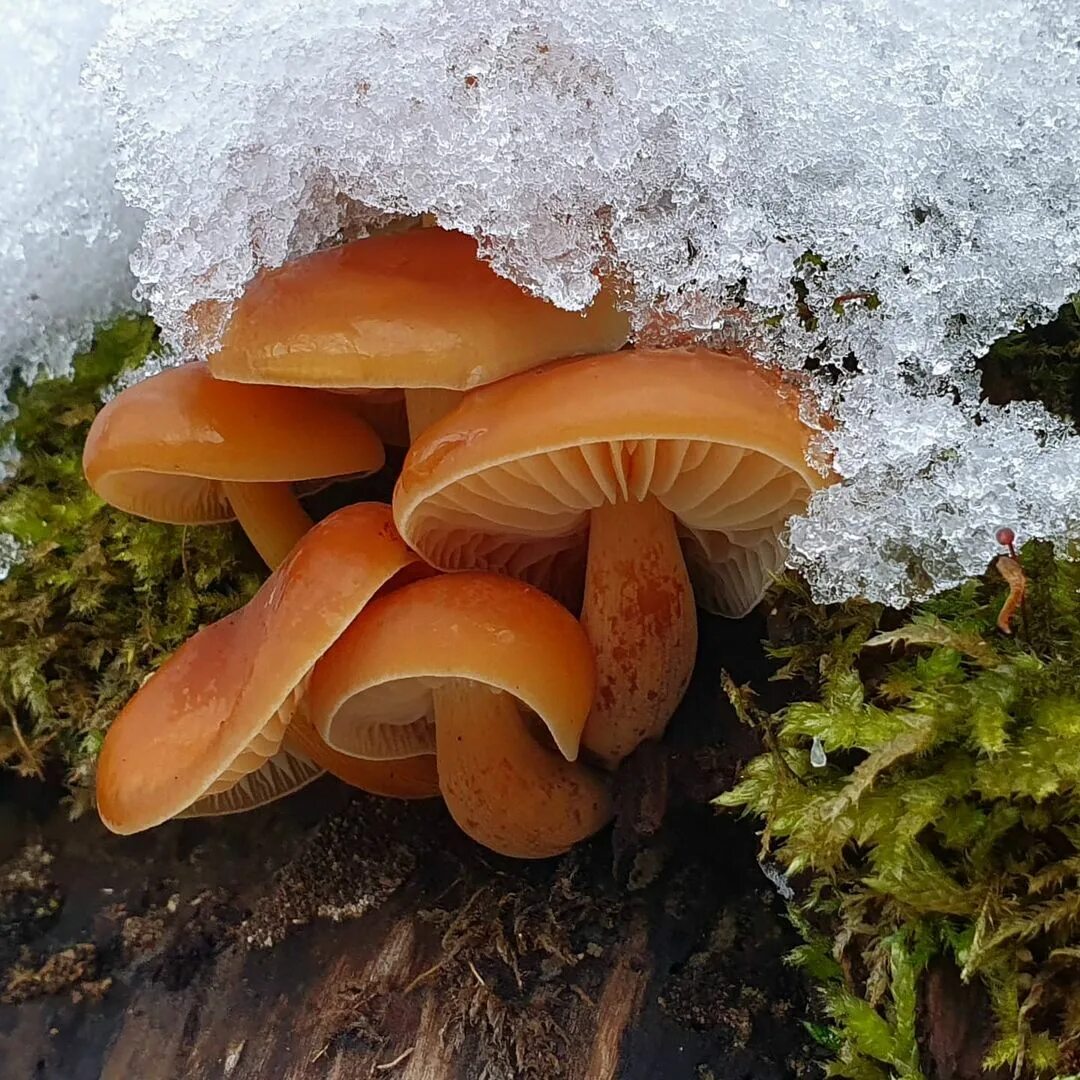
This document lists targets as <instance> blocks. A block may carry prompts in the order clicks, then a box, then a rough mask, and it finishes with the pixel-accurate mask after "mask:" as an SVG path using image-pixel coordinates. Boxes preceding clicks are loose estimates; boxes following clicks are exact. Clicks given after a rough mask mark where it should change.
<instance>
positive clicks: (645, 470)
mask: <svg viewBox="0 0 1080 1080" xmlns="http://www.w3.org/2000/svg"><path fill="white" fill-rule="evenodd" d="M649 494H652V495H654V496H656V497H657V498H658V499H659V500H660V502H661V503H662V504H663V505H664V506H665V507H667V509H669V510H670V511H671V512H672V513H673V514H675V515H676V516H677V518H678V519H679V521H680V533H681V534H682V536H683V538H684V545H685V547H686V554H687V563H688V565H689V567H690V569H691V572H692V575H693V576H694V577H695V586H696V587H697V588H698V591H699V601H700V602H701V603H702V604H703V605H704V606H706V607H708V608H711V609H713V610H716V611H719V612H720V613H721V614H725V615H733V616H737V615H741V614H744V613H745V612H746V611H748V610H749V609H750V608H751V607H753V606H754V604H756V603H757V601H758V600H759V599H760V597H761V594H762V593H763V592H764V590H765V588H766V587H767V585H768V579H769V576H770V575H771V573H772V572H774V571H775V570H777V569H778V568H779V567H780V565H781V564H782V560H783V553H782V550H781V545H780V543H779V540H778V535H779V532H780V530H781V528H782V526H783V524H784V522H786V521H787V519H788V518H789V517H790V516H791V515H793V514H795V513H798V512H800V511H802V510H803V509H804V508H805V506H806V503H807V500H808V498H809V494H810V490H809V487H808V485H807V483H806V481H805V480H804V479H803V477H802V476H801V475H800V474H799V473H797V472H795V471H794V470H792V469H791V468H789V467H788V466H787V465H785V464H784V463H782V462H780V461H777V460H776V459H775V458H772V457H770V456H768V455H767V454H763V453H760V452H759V451H755V450H748V449H746V448H744V447H738V446H727V445H723V444H720V443H707V442H702V441H696V440H687V439H658V440H633V441H624V442H605V443H595V444H592V445H588V446H582V447H570V448H567V449H565V450H559V451H555V452H552V453H546V454H537V455H535V456H533V457H528V458H523V459H520V460H518V461H515V462H512V463H509V464H505V465H500V466H498V467H495V468H490V469H485V470H483V471H481V472H478V473H474V474H473V475H471V476H467V477H464V478H463V479H461V480H458V481H456V482H455V483H453V484H451V485H448V486H447V487H445V488H443V489H442V490H441V491H439V492H437V493H436V494H434V495H433V496H431V497H430V498H429V499H427V500H425V501H424V503H423V504H422V505H421V506H420V507H419V508H418V509H417V513H416V517H415V519H414V521H413V523H412V526H411V528H410V533H411V535H412V536H413V537H414V538H415V540H416V543H417V546H418V547H419V549H420V551H421V552H422V553H423V555H424V556H425V558H427V559H428V560H429V561H430V562H432V563H434V564H435V565H436V566H438V567H440V568H442V569H446V570H455V569H462V568H466V567H471V568H475V569H488V570H495V571H499V572H502V573H508V574H512V575H513V576H515V577H519V578H522V579H523V580H526V581H531V582H533V583H534V584H538V585H544V584H547V582H548V581H549V580H550V579H551V577H552V574H553V573H555V572H557V570H558V568H559V567H560V566H563V565H565V564H567V563H568V562H570V561H571V560H573V559H574V558H575V557H577V558H580V548H581V546H582V543H583V540H584V536H585V533H586V530H587V527H588V515H589V512H590V511H591V510H593V509H595V508H596V507H598V506H602V505H604V504H606V503H615V502H618V501H620V500H641V499H643V498H645V496H647V495H649ZM711 557H715V558H716V559H717V560H718V561H716V562H710V558H711Z"/></svg>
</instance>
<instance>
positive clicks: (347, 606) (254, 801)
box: [97, 503, 419, 833]
mask: <svg viewBox="0 0 1080 1080" xmlns="http://www.w3.org/2000/svg"><path fill="white" fill-rule="evenodd" d="M418 562H419V560H418V559H417V558H416V556H415V555H414V554H413V553H412V552H411V551H409V550H408V548H406V547H405V545H404V544H403V543H402V541H401V538H400V537H399V536H398V534H397V532H396V530H395V529H394V525H393V522H392V520H391V516H390V509H389V507H387V506H382V505H380V504H375V503H367V504H359V505H356V506H350V507H347V508H345V509H344V510H340V511H338V512H337V513H335V514H332V515H331V516H330V517H328V518H326V519H325V520H324V521H322V522H320V523H319V524H318V525H316V526H315V527H314V528H313V529H312V530H311V531H310V532H308V533H307V534H306V535H305V536H304V537H303V539H302V540H301V541H300V542H299V544H298V545H297V546H296V547H295V548H294V549H293V552H292V554H291V555H290V556H289V558H288V559H287V561H286V562H285V563H283V564H282V566H281V567H280V568H279V569H278V570H277V571H276V572H275V573H274V574H272V575H271V576H270V578H269V579H268V580H267V581H266V582H265V583H264V585H263V586H262V588H261V589H260V590H259V592H258V593H257V594H256V595H255V597H254V598H253V599H252V600H251V601H250V602H249V603H248V604H247V605H246V606H245V607H243V608H241V609H240V610H239V611H237V612H234V613H233V614H232V615H230V616H228V617H227V618H225V619H222V620H220V621H219V622H216V623H214V624H212V625H211V626H208V627H206V628H204V629H203V630H201V631H199V633H197V634H196V635H195V636H194V637H193V638H191V639H190V640H189V641H187V642H186V643H185V644H184V645H183V646H181V648H180V649H178V650H177V652H176V653H174V654H173V656H172V657H170V658H169V659H168V660H167V661H166V662H165V663H164V664H163V665H162V667H161V668H160V669H159V670H158V671H157V673H156V674H155V675H154V676H153V677H152V678H151V679H149V680H148V681H147V682H146V683H145V684H144V685H143V687H142V688H141V689H140V690H139V691H138V693H137V694H136V695H135V696H134V697H133V698H132V699H131V701H130V702H128V704H127V706H126V707H125V708H124V709H123V711H122V712H121V713H120V715H119V716H118V717H117V718H116V720H115V721H114V723H113V725H112V727H110V728H109V731H108V733H107V734H106V737H105V743H104V746H103V747H102V752H101V757H100V759H99V762H98V776H97V798H98V809H99V812H100V814H101V818H102V820H103V821H104V822H105V824H106V825H107V826H108V827H109V828H110V829H112V830H113V831H114V832H120V833H130V832H137V831H139V830H141V829H146V828H149V827H151V826H153V825H157V824H159V823H160V822H162V821H165V820H167V819H168V818H171V817H175V816H177V815H178V814H180V813H181V812H184V811H187V810H189V808H190V809H191V810H193V811H194V812H196V813H198V812H202V810H203V809H205V810H207V811H208V812H213V813H218V812H223V811H225V810H229V809H233V810H240V809H247V808H249V807H250V806H253V805H258V804H259V803H261V802H266V801H269V800H270V799H271V798H276V797H278V796H280V795H283V794H287V793H288V792H289V791H290V790H293V787H295V786H296V785H295V784H293V785H292V786H289V785H288V783H286V782H285V781H287V780H288V779H289V778H288V777H282V776H280V775H279V776H275V775H274V769H277V770H278V771H279V772H280V767H281V761H280V759H275V755H279V751H280V749H281V747H282V745H283V744H284V745H285V747H286V749H290V743H289V734H288V730H287V729H288V723H289V720H290V718H291V716H292V713H293V711H294V708H295V704H296V701H297V699H298V697H299V696H300V693H301V692H302V690H303V684H304V681H305V680H306V678H307V677H308V675H309V673H310V671H311V668H312V666H313V665H314V663H315V662H316V660H318V659H319V657H320V656H322V654H323V653H324V652H325V651H326V650H327V649H328V648H329V646H330V645H331V644H333V642H334V641H335V640H336V639H337V637H338V636H339V635H340V634H341V633H342V631H344V630H345V628H346V627H347V626H348V625H349V623H350V622H351V621H352V619H353V618H354V617H355V615H356V613H357V612H358V611H360V610H361V609H362V608H363V607H364V605H365V604H367V603H368V601H369V600H371V598H372V597H373V596H374V595H375V594H376V592H378V590H379V589H380V588H382V587H383V586H384V585H385V584H386V583H387V582H389V581H390V580H391V579H393V578H394V577H395V575H397V574H399V573H401V572H402V571H407V570H408V569H409V568H411V567H414V566H416V565H417V564H418ZM307 745H309V744H308V743H307V742H306V740H305V739H304V738H303V736H302V735H301V738H300V740H299V747H300V748H301V753H300V757H301V758H302V757H303V748H304V747H305V746H307ZM296 757H297V755H296V754H295V753H294V754H293V758H296ZM267 759H271V761H272V763H273V764H272V766H271V768H270V772H269V773H268V772H267V771H266V768H267V767H266V766H265V764H264V763H265V762H266V761H267ZM318 771H319V769H317V768H315V767H314V766H313V765H311V764H310V763H309V764H308V768H307V770H306V772H305V773H304V775H305V776H306V778H307V779H310V778H312V777H313V776H314V775H317V774H318ZM207 800H209V801H207Z"/></svg>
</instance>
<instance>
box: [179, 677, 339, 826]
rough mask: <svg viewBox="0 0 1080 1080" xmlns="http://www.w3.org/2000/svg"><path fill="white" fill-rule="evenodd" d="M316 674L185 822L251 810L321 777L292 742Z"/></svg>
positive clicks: (302, 683)
mask: <svg viewBox="0 0 1080 1080" xmlns="http://www.w3.org/2000/svg"><path fill="white" fill-rule="evenodd" d="M310 678H311V675H310V672H309V673H308V674H307V675H305V676H304V678H303V679H302V680H301V681H300V683H299V684H298V685H297V686H296V687H294V689H293V690H292V692H291V693H290V694H289V696H288V697H287V698H286V699H285V701H284V702H283V703H282V705H281V707H280V708H279V709H278V710H277V712H275V713H274V715H273V716H271V717H270V719H269V721H267V723H266V726H265V727H264V728H263V729H262V731H260V732H259V733H258V734H257V735H256V736H255V737H254V738H253V739H252V740H251V742H249V743H248V745H247V746H246V747H245V748H244V749H243V750H242V751H241V752H240V753H239V754H237V755H236V757H235V758H233V760H232V763H231V764H230V765H229V767H228V768H227V769H225V770H224V771H223V772H222V773H221V775H220V776H218V778H217V779H216V780H215V781H214V782H213V783H212V784H211V785H210V786H209V787H208V788H207V789H206V791H205V792H204V793H203V794H202V796H201V797H200V798H199V799H197V800H196V801H195V802H194V803H193V804H192V805H191V806H189V807H188V808H187V810H185V811H184V812H183V813H182V814H181V815H179V816H180V817H208V816H211V815H217V814H234V813H238V812H239V811H241V810H251V809H253V808H254V807H256V806H262V805H263V804H264V803H268V802H273V801H274V800H275V799H280V798H283V797H284V796H285V795H288V794H290V793H291V792H293V791H297V790H298V789H299V788H302V787H303V786H304V785H305V784H309V783H310V782H311V781H312V780H314V779H315V778H316V777H318V776H321V775H322V773H323V770H322V769H321V768H319V767H318V766H317V765H315V764H314V763H313V762H312V761H310V760H309V759H308V757H307V756H306V755H305V754H304V752H303V751H302V750H300V749H299V748H298V747H296V746H293V745H292V744H291V743H290V742H289V740H288V734H287V732H288V727H289V721H290V720H291V719H292V716H293V713H294V712H295V711H296V706H297V704H298V702H299V701H300V698H301V697H302V696H303V693H304V690H305V688H306V687H307V684H308V680H309V679H310Z"/></svg>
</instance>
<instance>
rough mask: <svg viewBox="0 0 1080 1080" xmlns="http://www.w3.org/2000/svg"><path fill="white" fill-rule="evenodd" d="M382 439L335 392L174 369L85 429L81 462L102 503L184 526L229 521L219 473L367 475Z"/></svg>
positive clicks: (196, 367) (272, 477)
mask: <svg viewBox="0 0 1080 1080" xmlns="http://www.w3.org/2000/svg"><path fill="white" fill-rule="evenodd" d="M383 461H384V451H383V446H382V443H381V442H380V441H379V439H378V437H377V436H376V435H375V433H374V431H372V429H371V427H370V426H369V425H368V424H366V423H365V422H364V421H363V420H362V419H360V418H359V416H357V415H356V413H355V410H354V409H353V408H351V407H350V405H349V403H348V402H346V401H344V400H341V399H340V398H339V396H338V395H335V394H328V393H320V392H318V391H313V390H302V389H294V388H291V387H274V386H241V385H239V384H237V383H227V382H220V381H218V380H216V379H214V378H213V377H212V376H211V374H210V370H209V368H208V367H207V366H206V364H202V363H194V364H184V365H182V366H180V367H175V368H169V369H167V370H165V371H163V372H161V373H160V374H158V375H154V376H152V377H151V378H149V379H146V380H144V381H143V382H141V383H137V384H136V385H134V386H132V387H129V388H128V389H127V390H124V391H123V392H122V393H121V394H119V395H117V397H115V398H114V399H113V400H112V401H110V402H109V403H108V404H107V405H106V406H105V407H104V408H103V409H102V410H101V412H99V413H98V415H97V417H96V418H95V420H94V423H93V425H92V426H91V428H90V434H89V435H88V436H87V440H86V447H85V449H84V451H83V469H84V471H85V473H86V478H87V481H88V482H89V484H90V486H91V487H92V488H93V489H94V491H96V492H97V493H98V494H99V495H100V496H101V497H102V498H103V499H105V501H106V502H108V503H109V504H110V505H112V506H115V507H117V508H118V509H121V510H124V511H127V512H128V513H131V514H138V515H139V516H140V517H145V518H150V519H151V520H153V521H165V522H171V523H173V524H178V525H195V524H212V523H214V522H219V521H229V520H231V519H232V517H233V514H232V511H231V510H230V507H229V501H228V499H227V498H226V496H225V493H224V492H223V490H222V487H221V481H236V482H245V481H246V482H255V483H280V482H286V481H310V480H318V479H325V478H328V477H334V476H345V475H350V474H357V473H370V472H374V471H376V470H377V469H379V468H381V467H382V464H383Z"/></svg>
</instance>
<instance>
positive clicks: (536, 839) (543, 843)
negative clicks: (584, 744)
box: [305, 574, 611, 858]
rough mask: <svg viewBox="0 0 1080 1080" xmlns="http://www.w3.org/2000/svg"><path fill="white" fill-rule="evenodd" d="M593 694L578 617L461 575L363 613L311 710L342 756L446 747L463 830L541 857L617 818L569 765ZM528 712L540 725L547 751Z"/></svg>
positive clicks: (582, 771)
mask: <svg viewBox="0 0 1080 1080" xmlns="http://www.w3.org/2000/svg"><path fill="white" fill-rule="evenodd" d="M595 686H596V673H595V665H594V662H593V657H592V651H591V649H590V647H589V643H588V640H587V639H586V638H585V635H584V633H583V631H582V630H581V627H580V625H579V624H578V623H577V621H576V620H575V619H574V618H573V616H572V615H570V614H569V612H567V611H566V610H565V609H563V608H561V607H560V606H559V605H558V604H556V603H555V602H554V601H553V600H551V599H549V598H548V597H547V596H545V595H544V594H542V593H540V592H539V591H537V590H535V589H532V588H530V587H529V586H528V585H525V584H522V583H520V582H516V581H512V580H510V579H509V578H500V577H496V576H494V575H489V574H458V575H453V576H450V577H436V578H428V579H426V580H422V581H418V582H416V583H414V584H410V585H406V586H404V587H403V588H401V589H398V590H396V591H395V592H393V593H390V594H389V595H386V596H383V597H380V598H379V599H377V600H375V601H374V602H373V603H371V604H370V605H368V607H367V608H366V609H365V610H364V611H363V612H362V613H361V614H360V615H359V616H358V617H357V619H356V620H355V621H354V622H353V624H352V625H351V626H350V627H349V629H348V630H347V631H346V632H345V633H344V634H343V635H342V636H341V637H340V638H339V640H338V641H337V643H336V644H335V645H334V647H333V648H331V649H330V650H328V652H327V653H326V655H325V656H324V657H323V659H322V660H321V661H320V662H319V663H318V664H317V665H316V668H315V671H314V672H313V674H312V677H311V682H310V684H309V686H308V691H307V694H306V695H305V706H306V709H307V713H308V716H309V717H310V719H311V722H312V723H313V725H314V727H315V729H316V730H317V731H318V732H319V734H320V735H321V736H322V737H323V738H324V740H325V741H326V742H327V743H328V744H329V745H330V746H332V747H334V748H335V749H337V750H339V751H342V752H344V753H347V754H352V755H356V756H362V757H368V758H380V757H383V756H386V755H389V754H394V755H396V754H398V753H400V750H401V747H402V745H403V743H404V744H409V745H427V746H429V747H432V748H434V747H436V746H437V753H438V768H439V780H440V787H441V789H442V793H443V797H444V799H445V800H446V803H447V806H448V808H449V809H450V812H451V814H453V816H454V818H455V820H456V821H457V822H458V824H459V825H460V826H461V827H462V828H463V829H464V830H465V832H467V833H469V835H470V836H472V837H473V838H474V839H476V840H479V841H480V842H481V843H483V844H486V845H487V846H488V847H491V848H493V849H494V850H496V851H500V852H502V853H504V854H508V855H515V856H518V857H522V858H539V857H544V856H547V855H552V854H556V853H557V852H560V851H564V850H566V849H567V848H568V847H569V846H570V845H571V844H573V843H575V842H576V841H577V840H580V839H582V838H583V837H585V836H588V835H590V834H591V833H592V832H595V831H596V830H597V829H599V828H600V827H601V826H602V825H603V824H604V823H605V822H606V821H607V820H608V818H609V816H610V811H611V807H610V800H609V797H608V792H607V788H606V786H605V785H604V783H603V781H602V780H601V779H600V777H599V776H598V775H597V774H595V773H593V772H592V770H590V769H589V768H588V767H587V766H584V765H578V764H574V763H573V759H574V758H576V756H577V751H578V743H579V741H580V738H581V731H582V728H583V725H584V723H585V720H586V717H587V716H588V713H589V709H590V706H591V704H592V699H593V694H594V691H595ZM523 711H527V712H528V713H529V714H530V715H534V716H535V717H536V718H538V723H539V725H542V730H543V731H544V732H546V735H544V737H543V738H544V741H543V742H542V741H541V740H540V739H538V738H537V737H536V735H535V734H534V732H533V730H532V729H531V728H530V724H529V721H528V720H527V719H526V718H525V717H524V715H523ZM548 737H550V740H551V741H552V742H553V743H554V746H555V747H556V748H557V749H555V748H551V747H549V746H546V745H544V742H546V740H547V738H548Z"/></svg>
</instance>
